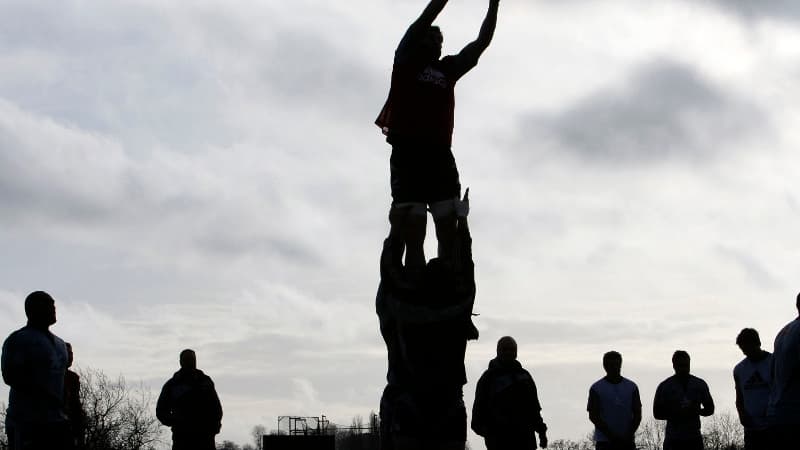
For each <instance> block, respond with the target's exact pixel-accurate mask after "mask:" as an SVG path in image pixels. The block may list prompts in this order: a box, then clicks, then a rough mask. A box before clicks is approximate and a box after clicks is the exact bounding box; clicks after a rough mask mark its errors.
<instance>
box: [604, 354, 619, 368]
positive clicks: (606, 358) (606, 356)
mask: <svg viewBox="0 0 800 450" xmlns="http://www.w3.org/2000/svg"><path fill="white" fill-rule="evenodd" d="M612 359H616V360H619V361H622V354H620V352H617V351H614V350H611V351H610V352H606V353H605V354H604V355H603V365H604V366H605V365H606V364H608V362H609V361H611V360H612Z"/></svg>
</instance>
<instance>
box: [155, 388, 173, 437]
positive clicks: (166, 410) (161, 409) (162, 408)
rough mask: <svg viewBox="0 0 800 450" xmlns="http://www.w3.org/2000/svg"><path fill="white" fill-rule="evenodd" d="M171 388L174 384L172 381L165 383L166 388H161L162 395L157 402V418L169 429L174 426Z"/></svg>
mask: <svg viewBox="0 0 800 450" xmlns="http://www.w3.org/2000/svg"><path fill="white" fill-rule="evenodd" d="M171 386H172V384H171V382H170V381H167V382H166V383H164V387H163V388H161V394H159V396H158V401H157V402H156V418H158V420H159V422H161V423H162V424H164V426H167V427H171V426H172V425H173V421H172V400H171V398H172V394H171V392H170V391H171Z"/></svg>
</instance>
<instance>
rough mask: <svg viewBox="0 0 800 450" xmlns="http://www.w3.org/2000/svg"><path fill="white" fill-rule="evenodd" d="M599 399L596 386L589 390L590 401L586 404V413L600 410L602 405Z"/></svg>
mask: <svg viewBox="0 0 800 450" xmlns="http://www.w3.org/2000/svg"><path fill="white" fill-rule="evenodd" d="M598 401H599V399H598V398H597V392H596V391H595V390H594V386H592V387H590V388H589V400H588V401H587V402H586V411H589V412H592V411H594V410H595V409H597V408H599V407H600V405H599V404H598Z"/></svg>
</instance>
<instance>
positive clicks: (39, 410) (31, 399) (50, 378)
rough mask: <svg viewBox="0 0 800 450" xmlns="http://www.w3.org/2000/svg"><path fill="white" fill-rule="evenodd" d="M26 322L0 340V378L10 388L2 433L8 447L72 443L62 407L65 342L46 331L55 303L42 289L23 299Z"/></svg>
mask: <svg viewBox="0 0 800 450" xmlns="http://www.w3.org/2000/svg"><path fill="white" fill-rule="evenodd" d="M25 315H26V316H27V317H28V323H27V325H26V326H25V327H23V328H20V329H19V330H17V331H15V332H13V333H11V335H10V336H8V338H7V339H6V340H5V342H4V343H3V354H2V372H3V381H5V383H6V384H7V385H8V386H9V387H10V388H11V389H10V392H9V396H8V410H7V411H6V433H7V435H8V441H9V448H11V449H12V450H18V449H26V450H54V449H55V450H59V449H70V448H72V445H71V439H70V431H69V424H68V422H67V417H66V415H65V413H64V376H65V373H66V370H67V360H68V356H67V348H66V345H65V344H64V341H62V340H61V339H60V338H59V337H58V336H56V335H54V334H53V333H51V332H50V330H49V328H50V325H53V324H54V323H56V307H55V301H54V300H53V298H52V297H51V296H50V295H49V294H48V293H46V292H43V291H36V292H32V293H31V294H29V295H28V297H27V298H26V299H25Z"/></svg>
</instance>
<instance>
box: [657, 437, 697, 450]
mask: <svg viewBox="0 0 800 450" xmlns="http://www.w3.org/2000/svg"><path fill="white" fill-rule="evenodd" d="M664 450H705V446H704V445H703V438H702V436H700V437H696V438H693V439H664Z"/></svg>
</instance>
